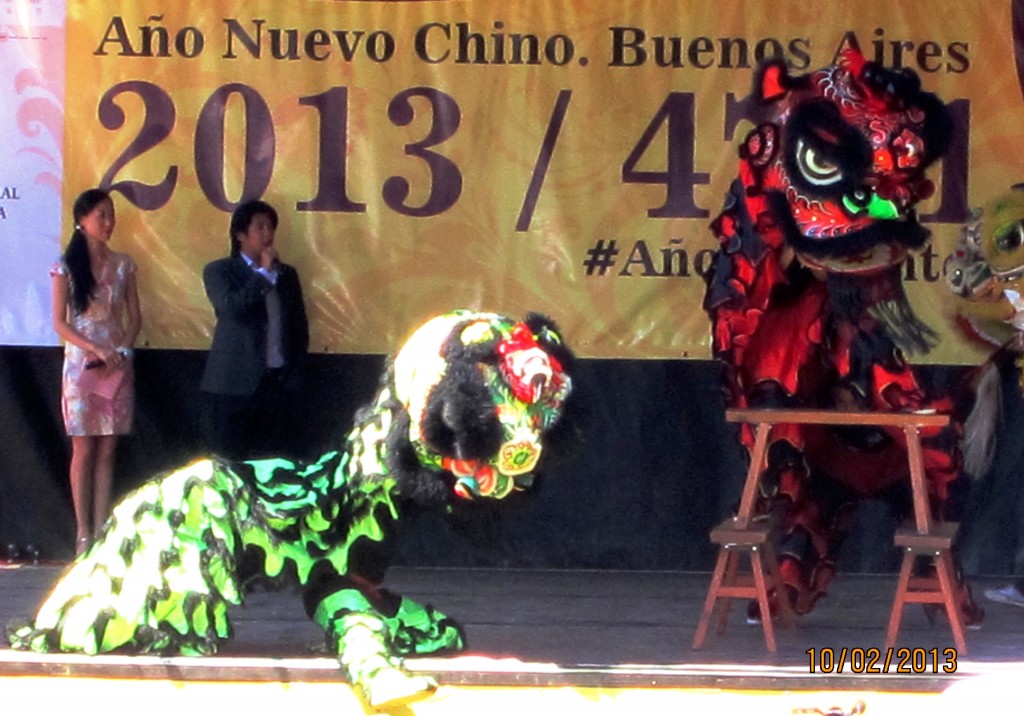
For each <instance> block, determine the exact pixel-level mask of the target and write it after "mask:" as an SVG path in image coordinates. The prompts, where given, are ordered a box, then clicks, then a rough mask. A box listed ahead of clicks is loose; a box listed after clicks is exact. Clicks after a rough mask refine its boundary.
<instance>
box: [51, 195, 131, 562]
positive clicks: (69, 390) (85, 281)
mask: <svg viewBox="0 0 1024 716" xmlns="http://www.w3.org/2000/svg"><path fill="white" fill-rule="evenodd" d="M73 215H74V219H75V230H74V233H72V234H71V239H70V241H68V245H67V248H66V249H65V251H64V254H63V256H62V257H61V260H60V261H59V262H58V263H57V264H56V265H54V267H53V268H52V269H51V271H50V275H51V277H52V279H53V328H54V330H55V331H56V332H57V335H58V336H60V338H61V339H62V340H63V341H64V370H63V376H62V380H61V409H62V412H63V414H64V427H65V429H66V430H67V433H68V435H69V436H70V437H71V469H70V473H71V497H72V501H73V502H74V508H75V522H76V533H75V537H76V550H77V552H78V553H81V552H83V551H84V550H85V549H86V548H87V547H88V546H89V543H90V542H91V540H92V538H93V537H94V536H95V533H96V532H97V531H98V530H99V528H100V527H101V526H102V525H103V523H104V522H105V521H106V519H107V512H108V510H109V507H110V491H111V484H112V482H113V472H114V454H115V450H116V448H117V436H118V435H124V434H125V433H128V432H130V431H131V428H132V418H133V416H134V409H135V381H134V373H133V370H132V346H133V345H134V343H135V339H136V338H137V337H138V335H139V329H140V328H141V326H142V314H141V312H140V310H139V294H138V289H137V284H136V278H135V271H136V267H135V262H134V261H132V259H131V257H129V256H128V255H127V254H122V253H117V252H115V251H112V250H111V249H110V237H111V235H112V234H113V232H114V223H115V217H114V204H113V202H112V201H111V199H110V195H109V194H107V192H105V191H103V190H101V189H89V190H88V191H85V192H83V193H82V194H81V195H80V196H79V197H78V199H76V200H75V204H74V207H73Z"/></svg>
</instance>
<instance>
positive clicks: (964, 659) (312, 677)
mask: <svg viewBox="0 0 1024 716" xmlns="http://www.w3.org/2000/svg"><path fill="white" fill-rule="evenodd" d="M59 574H60V567H55V566H22V565H0V622H2V623H4V624H6V623H8V622H9V621H11V620H12V619H15V618H19V617H24V616H28V615H30V614H31V613H32V611H33V610H34V608H35V606H36V605H37V604H38V603H39V601H40V600H41V598H42V597H43V596H44V595H45V593H46V592H47V590H48V588H49V587H50V585H51V584H52V583H53V582H54V581H55V580H56V578H57V577H58V575H59ZM709 581H710V575H709V574H707V573H682V572H625V571H561V570H559V571H523V570H467V569H415V568H396V569H393V570H392V571H391V573H390V574H389V577H388V580H387V582H386V586H388V587H389V588H391V589H393V590H394V591H397V592H400V593H402V594H405V595H407V596H409V597H411V598H414V599H416V600H418V601H421V602H426V603H430V604H433V605H435V606H436V607H438V608H439V609H441V610H442V611H444V612H446V613H448V614H449V615H451V616H453V617H455V618H456V619H458V620H459V621H461V623H462V624H463V625H464V626H465V627H466V631H467V635H468V639H469V646H470V649H469V651H468V653H467V654H466V655H462V656H459V657H452V658H444V659H439V658H432V659H413V660H410V661H409V664H410V666H411V668H413V669H419V670H424V671H429V672H431V673H433V674H435V675H436V676H437V677H438V679H439V680H440V681H441V683H442V684H444V685H445V687H489V688H505V687H530V688H534V689H548V692H547V693H548V695H549V696H550V694H551V693H552V692H551V689H558V688H572V689H576V690H581V689H582V690H586V689H597V690H598V691H600V690H613V691H614V690H620V691H622V690H630V689H640V690H644V689H647V690H650V689H655V690H661V691H659V693H661V694H663V695H664V694H667V693H669V692H672V693H677V694H678V693H682V691H683V690H691V691H693V690H696V691H702V692H705V693H711V692H717V693H724V692H737V693H738V692H748V693H754V692H760V693H765V692H775V693H782V692H808V691H814V692H829V693H834V694H835V700H836V701H842V700H843V699H845V701H843V703H837V704H825V703H821V702H815V704H812V705H810V706H807V709H809V710H808V711H807V713H815V712H816V710H820V711H821V712H822V713H824V714H828V713H829V711H828V709H830V708H833V707H836V708H839V711H838V712H836V713H847V709H852V708H853V703H854V701H855V700H856V699H855V696H856V695H857V694H858V693H868V692H869V693H873V694H880V693H885V692H891V693H893V694H897V693H903V694H906V693H915V694H930V695H939V694H941V693H942V692H943V691H945V690H946V689H947V688H948V687H950V686H952V685H954V684H956V683H960V682H964V681H965V680H967V679H971V678H974V679H975V680H976V679H978V678H988V679H992V678H999V677H1000V675H1003V677H1004V678H1009V675H1012V677H1013V678H1014V679H1015V680H1016V682H1015V683H1019V684H1021V685H1024V609H1021V608H1018V607H1014V606H1007V605H1001V604H993V603H989V602H985V600H984V598H983V597H982V596H981V593H982V592H983V591H984V590H985V589H986V588H989V587H992V586H996V585H998V584H1000V583H1001V580H994V579H974V580H971V585H972V588H973V589H974V591H975V594H976V595H978V598H979V600H980V601H982V602H984V606H985V609H986V612H987V618H986V620H985V623H984V624H983V626H982V628H981V629H980V630H977V631H974V630H972V631H969V632H968V633H967V644H968V648H969V654H958V655H957V660H956V667H955V670H954V671H952V672H951V673H946V670H944V669H943V668H942V667H943V665H944V663H945V661H944V657H943V656H942V654H943V652H944V650H946V649H947V648H951V647H952V646H953V644H952V639H951V634H950V631H949V628H948V625H947V624H946V622H945V619H944V618H942V617H940V619H939V621H938V622H937V623H936V624H934V625H931V624H929V623H928V621H927V619H926V618H925V615H924V612H923V610H922V609H921V607H920V606H918V605H910V606H908V607H907V610H906V612H905V616H904V619H903V626H902V629H901V632H900V638H899V643H898V647H906V648H909V649H917V650H919V651H918V653H919V654H923V655H924V666H925V669H924V673H905V674H898V673H895V671H896V665H895V661H896V660H895V659H894V660H893V662H892V665H891V666H890V672H891V673H888V674H885V673H876V674H866V673H853V671H854V669H855V668H856V667H855V666H851V664H850V663H849V662H848V663H847V665H846V667H845V668H844V673H842V674H840V673H836V671H835V669H833V673H822V666H823V665H822V663H821V661H820V659H821V653H822V650H823V649H825V650H828V649H831V650H832V653H833V654H834V655H835V656H836V657H838V656H839V654H840V652H841V650H842V649H846V650H847V652H848V654H852V651H853V650H855V649H861V650H864V652H866V651H867V650H868V649H871V648H878V649H883V646H884V635H885V628H886V624H887V620H888V616H889V610H890V607H891V602H892V597H893V593H894V590H895V576H894V575H878V576H874V575H840V576H839V577H837V578H836V580H835V581H834V583H833V585H832V588H831V590H830V593H829V595H828V596H827V597H826V598H825V599H824V600H822V602H821V603H820V604H819V605H818V607H817V608H816V610H815V611H814V612H813V613H812V614H810V615H807V616H805V617H801V618H800V619H799V620H798V622H797V625H796V626H795V627H794V628H792V629H785V628H781V627H780V628H779V629H778V631H777V635H778V640H779V648H778V652H777V653H776V654H774V655H773V654H770V653H769V652H768V651H767V650H766V648H765V645H764V639H763V635H762V631H761V628H760V627H759V626H750V625H747V624H746V623H745V621H744V619H743V611H744V610H743V606H745V605H743V604H742V603H739V602H734V606H733V610H732V613H731V618H730V621H729V627H728V629H727V631H726V632H725V634H724V635H722V636H718V635H716V634H715V633H714V632H713V631H712V632H711V633H710V634H709V636H708V641H707V644H706V645H705V647H704V648H703V649H701V650H699V651H695V650H693V649H692V648H691V644H692V642H693V637H694V632H695V630H696V622H697V616H698V614H699V611H700V607H701V604H702V602H703V599H704V597H705V594H706V590H707V587H708V584H709ZM232 621H233V624H234V628H235V637H234V639H233V640H231V641H229V642H228V643H226V644H225V645H224V647H223V649H222V652H221V654H219V655H218V656H216V657H206V658H189V659H186V658H159V657H129V656H101V657H76V656H71V655H33V654H26V653H23V652H15V651H12V650H10V649H7V648H3V649H0V704H2V703H3V698H4V697H3V695H2V694H3V693H5V690H6V689H7V688H8V687H9V686H10V685H11V684H12V683H21V684H27V683H29V682H31V683H34V684H43V685H44V686H45V685H46V684H50V683H53V684H55V683H56V681H52V680H54V679H61V678H63V679H67V678H68V677H72V678H78V679H87V678H91V679H107V680H109V679H120V680H132V681H146V680H171V681H174V682H175V683H187V682H217V681H230V682H235V683H238V682H245V683H249V684H253V683H260V682H274V683H279V684H280V683H284V684H316V683H334V684H337V683H339V682H341V681H342V679H341V677H340V675H339V673H338V670H337V668H336V663H335V662H334V660H333V658H330V657H329V656H325V655H323V653H322V652H321V651H319V649H320V645H321V643H322V638H321V635H320V632H319V629H318V628H317V627H316V626H315V625H314V624H313V623H311V622H310V621H308V620H307V619H306V617H305V614H304V613H303V610H302V605H301V599H300V598H299V596H298V594H296V593H294V592H255V593H253V594H251V595H249V597H248V598H247V601H246V603H245V605H244V606H242V607H240V608H236V609H233V610H232ZM811 649H813V650H815V653H816V660H817V663H816V668H815V669H814V670H813V671H812V669H811V666H810V660H811V657H810V656H809V655H808V650H811ZM933 649H935V650H937V653H938V655H939V664H938V667H939V668H938V669H935V668H934V664H933V657H932V655H933V653H935V652H933V651H932V650H933ZM922 650H923V651H922ZM883 652H884V649H883ZM826 666H827V664H826ZM911 670H912V669H911ZM935 671H937V672H938V673H935ZM32 679H35V681H32ZM47 679H50V680H51V681H47ZM18 680H20V682H19V681H18ZM44 686H37V687H34V688H44ZM445 687H443V688H445ZM673 690H674V691H673ZM8 693H11V692H8ZM609 693H610V692H609ZM592 700H593V699H591V701H592ZM846 701H849V703H846ZM424 703H427V702H424ZM716 703H718V706H721V705H722V704H723V703H724V702H721V701H720V702H716ZM718 706H716V708H718ZM523 708H527V709H529V708H531V707H529V706H523ZM635 708H637V707H636V705H634V706H631V707H630V709H629V710H630V711H631V712H636V711H635ZM638 708H640V709H641V710H651V709H652V708H653V710H656V711H658V710H660V707H657V708H655V707H651V706H649V705H648V706H644V705H641V706H639V707H638ZM738 708H739V709H740V712H745V710H746V709H747V708H749V707H747V706H742V705H741V706H740V707H738ZM780 708H781V707H780ZM785 708H786V710H782V711H777V712H778V713H787V714H789V713H799V712H801V711H800V709H799V708H796V707H792V706H786V707H785ZM801 708H802V707H801ZM901 708H902V707H901ZM755 710H756V711H758V712H762V713H768V712H772V711H771V709H769V710H768V711H764V709H762V708H761V707H760V706H758V707H756V709H755ZM406 712H408V713H412V712H411V711H409V710H408V709H407V710H406ZM428 712H429V711H423V710H420V709H418V710H416V711H415V713H428ZM448 712H450V713H455V710H451V709H449V711H448ZM691 712H694V713H699V712H700V711H691ZM915 712H916V711H915ZM878 713H885V710H884V709H882V708H880V707H876V708H874V709H873V710H869V711H867V712H866V716H877V714H878ZM922 713H924V712H923V711H922ZM929 713H937V711H935V710H934V709H932V708H930V709H929Z"/></svg>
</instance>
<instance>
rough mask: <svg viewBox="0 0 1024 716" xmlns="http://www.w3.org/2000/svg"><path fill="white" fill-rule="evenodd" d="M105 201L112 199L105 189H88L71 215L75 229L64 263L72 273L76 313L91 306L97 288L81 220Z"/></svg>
mask: <svg viewBox="0 0 1024 716" xmlns="http://www.w3.org/2000/svg"><path fill="white" fill-rule="evenodd" d="M104 201H110V194H108V193H107V192H105V191H104V190H103V189H86V190H85V191H83V192H82V193H81V194H79V195H78V198H77V199H75V204H74V206H73V207H72V210H71V215H72V216H73V217H74V219H75V230H74V231H73V232H72V234H71V239H69V240H68V246H67V248H66V249H64V256H63V259H64V264H65V265H66V266H67V267H68V271H69V272H70V274H71V307H72V308H73V309H74V312H75V313H82V312H83V311H85V309H87V308H88V307H89V302H90V301H91V300H92V294H93V291H94V290H95V289H96V278H95V277H94V276H93V275H92V268H90V266H89V247H88V245H87V243H86V240H85V234H83V233H82V229H81V228H80V227H79V225H78V224H79V222H80V221H81V220H82V219H83V218H85V217H86V216H88V215H89V214H90V213H91V212H92V210H93V209H95V208H96V207H97V206H98V205H99V204H101V203H102V202H104Z"/></svg>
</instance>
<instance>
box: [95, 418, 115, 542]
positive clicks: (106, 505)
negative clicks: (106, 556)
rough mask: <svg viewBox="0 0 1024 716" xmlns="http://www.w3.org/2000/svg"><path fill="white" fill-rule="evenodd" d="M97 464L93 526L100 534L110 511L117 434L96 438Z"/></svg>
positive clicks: (96, 532)
mask: <svg viewBox="0 0 1024 716" xmlns="http://www.w3.org/2000/svg"><path fill="white" fill-rule="evenodd" d="M96 441H97V449H96V466H95V468H94V470H93V478H94V480H93V488H92V490H93V491H92V528H93V533H94V534H99V531H100V529H101V528H102V527H103V524H104V523H105V522H106V521H107V517H109V516H110V515H109V511H110V490H111V486H112V485H113V483H114V457H115V456H116V454H117V436H116V435H102V436H100V437H97V438H96Z"/></svg>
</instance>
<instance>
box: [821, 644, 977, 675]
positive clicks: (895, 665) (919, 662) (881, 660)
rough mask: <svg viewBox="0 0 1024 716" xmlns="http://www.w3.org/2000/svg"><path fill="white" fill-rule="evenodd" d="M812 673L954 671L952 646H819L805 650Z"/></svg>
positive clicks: (942, 672)
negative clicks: (866, 647) (927, 647)
mask: <svg viewBox="0 0 1024 716" xmlns="http://www.w3.org/2000/svg"><path fill="white" fill-rule="evenodd" d="M805 653H806V654H807V657H808V668H809V670H810V673H812V674H843V673H849V674H940V673H941V674H955V673H956V670H957V653H956V649H954V648H952V647H949V648H946V649H938V648H931V649H923V648H920V647H919V648H909V647H899V648H895V647H888V648H885V649H878V648H875V647H871V648H868V649H863V648H861V647H845V646H844V647H842V648H833V647H822V648H819V649H814V648H811V649H808V650H807V651H806V652H805Z"/></svg>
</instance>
